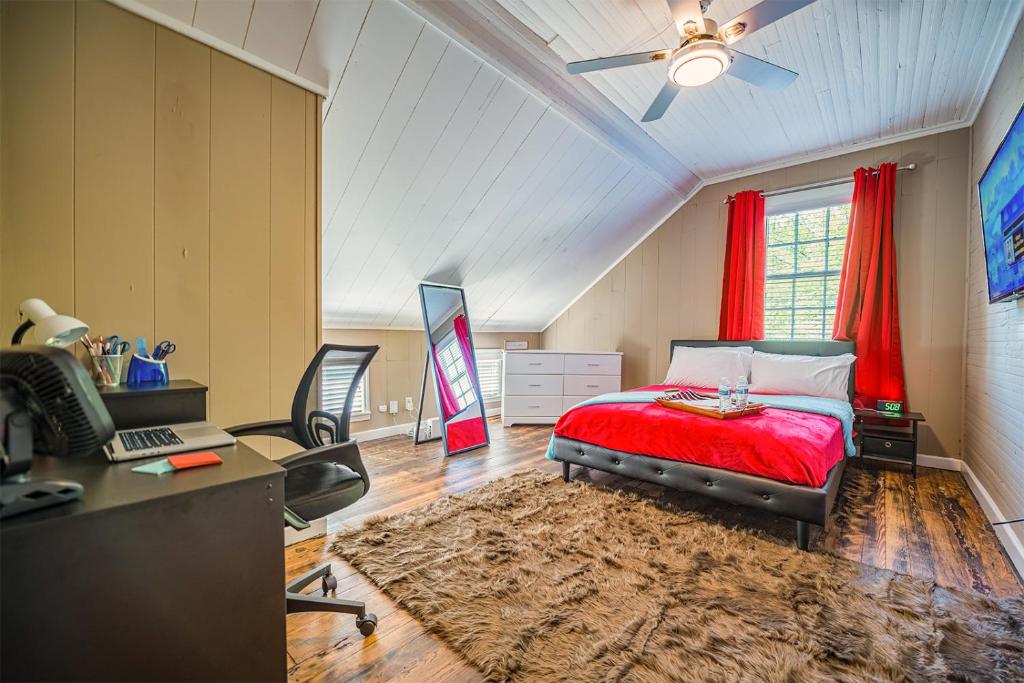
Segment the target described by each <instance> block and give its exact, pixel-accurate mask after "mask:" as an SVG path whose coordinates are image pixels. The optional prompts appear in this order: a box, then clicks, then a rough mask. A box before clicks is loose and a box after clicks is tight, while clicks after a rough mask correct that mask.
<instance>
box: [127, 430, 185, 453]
mask: <svg viewBox="0 0 1024 683" xmlns="http://www.w3.org/2000/svg"><path fill="white" fill-rule="evenodd" d="M118 437H120V439H121V445H122V446H124V449H125V450H126V451H129V452H130V451H141V450H144V449H149V448H160V447H161V446H178V445H181V444H183V443H185V442H184V441H182V440H181V437H179V436H178V435H177V434H175V433H174V430H172V429H171V428H170V427H155V428H153V429H135V430H132V431H130V432H119V433H118Z"/></svg>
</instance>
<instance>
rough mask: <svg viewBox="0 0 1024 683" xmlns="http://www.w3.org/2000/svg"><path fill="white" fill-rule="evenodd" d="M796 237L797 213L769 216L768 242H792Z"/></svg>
mask: <svg viewBox="0 0 1024 683" xmlns="http://www.w3.org/2000/svg"><path fill="white" fill-rule="evenodd" d="M795 239H796V214H793V213H784V214H781V215H778V216H768V244H786V243H792V242H793V240H795Z"/></svg>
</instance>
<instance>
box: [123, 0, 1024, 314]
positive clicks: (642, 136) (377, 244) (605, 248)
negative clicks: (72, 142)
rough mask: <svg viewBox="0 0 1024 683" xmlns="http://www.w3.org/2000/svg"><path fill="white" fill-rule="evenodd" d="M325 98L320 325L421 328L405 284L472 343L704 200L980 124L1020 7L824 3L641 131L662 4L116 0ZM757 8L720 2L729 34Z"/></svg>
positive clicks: (547, 301)
mask: <svg viewBox="0 0 1024 683" xmlns="http://www.w3.org/2000/svg"><path fill="white" fill-rule="evenodd" d="M114 1H115V3H116V4H119V5H121V6H123V7H126V8H127V9H129V10H132V11H136V12H138V13H140V14H144V15H146V16H149V17H150V18H153V19H156V20H157V21H161V23H165V24H166V25H168V26H171V27H172V28H176V29H177V30H181V31H183V32H186V33H189V34H190V35H193V36H194V37H197V38H199V39H201V40H206V39H209V40H208V42H211V44H214V45H215V46H218V47H221V48H222V49H225V50H227V51H229V52H232V53H234V54H236V55H238V56H240V57H243V58H250V57H251V61H253V62H254V63H257V64H258V65H262V66H264V67H265V68H268V69H269V70H271V71H272V72H274V73H277V74H278V75H281V76H284V77H289V78H291V79H292V80H294V81H296V82H297V83H299V84H301V85H304V86H305V87H309V88H312V89H315V90H318V91H320V92H322V93H323V94H325V97H326V100H325V105H324V133H323V136H324V147H323V179H324V188H323V228H324V234H323V275H324V291H323V301H324V323H325V325H326V326H330V327H393V328H418V327H420V325H421V323H420V320H419V303H418V301H417V299H416V287H415V285H416V284H417V283H418V282H420V281H421V280H431V281H435V282H443V283H448V284H461V285H463V286H464V287H465V288H466V291H467V298H468V302H469V308H470V314H471V317H472V319H473V323H474V325H475V326H477V327H478V328H480V329H485V330H539V329H542V328H543V327H544V326H545V325H546V324H547V323H548V322H549V321H550V320H552V319H553V318H554V317H555V316H556V315H557V314H558V313H559V312H560V311H561V310H562V309H563V308H564V307H565V306H566V305H568V304H569V303H570V302H571V301H572V300H574V299H575V297H576V296H578V295H579V294H580V293H581V292H582V291H584V290H585V289H586V288H587V287H588V286H589V285H590V284H591V283H592V282H593V281H594V280H595V279H597V277H598V276H600V274H601V273H602V272H604V271H605V270H606V269H607V268H608V267H609V266H611V265H612V264H613V263H614V262H615V261H616V260H618V258H619V257H620V256H622V255H623V254H624V253H625V252H626V251H627V250H628V249H629V248H630V247H631V246H632V245H633V244H634V243H635V242H636V241H637V240H638V239H640V238H641V237H642V236H643V235H645V234H646V233H647V232H648V231H649V230H650V229H652V228H653V227H655V226H656V225H657V224H658V223H659V222H660V221H661V219H662V218H664V217H665V215H666V214H668V213H669V212H671V211H672V210H673V209H674V208H675V207H676V206H678V205H679V203H680V202H682V201H683V200H684V199H685V198H686V197H687V196H688V195H689V194H691V193H692V192H694V191H695V190H696V189H699V187H700V186H702V185H703V184H706V183H709V182H714V181H717V180H720V179H723V178H726V177H730V176H735V175H739V174H744V173H745V172H749V171H751V170H756V169H758V168H761V167H772V166H778V165H782V164H784V163H787V162H788V161H790V160H799V159H801V158H808V157H809V156H826V155H830V154H838V153H840V152H841V151H844V150H847V149H850V148H851V147H853V146H858V145H864V144H871V143H872V142H873V141H881V140H885V139H890V138H892V137H896V136H909V135H915V134H924V133H927V132H932V131H935V130H940V129H943V128H949V127H955V126H958V125H966V124H968V123H970V121H972V120H973V117H974V116H975V114H976V112H977V108H978V106H979V105H980V102H981V100H982V99H983V96H984V94H985V92H986V91H987V88H988V86H989V84H990V83H991V79H992V76H993V74H994V72H995V69H996V67H997V66H998V64H999V61H1000V60H1001V58H1002V55H1003V52H1004V51H1005V48H1006V45H1007V43H1008V41H1009V37H1010V35H1011V34H1012V31H1013V29H1014V26H1016V23H1017V21H1018V19H1019V17H1020V14H1021V10H1022V8H1024V2H1020V1H1019V0H972V1H971V2H963V1H962V0H920V1H914V0H820V1H819V2H817V3H815V4H814V5H811V6H810V7H806V8H804V9H801V10H799V11H798V12H796V13H794V14H793V15H790V16H789V17H786V18H784V19H783V20H781V21H779V22H778V23H777V24H775V25H773V26H770V27H768V28H766V29H764V30H762V31H759V32H758V33H755V34H754V35H752V36H749V37H747V38H745V39H744V40H743V41H741V42H740V43H739V44H738V45H737V47H738V48H739V49H742V50H743V51H745V52H748V53H750V54H753V55H755V56H757V57H761V58H764V59H768V60H770V61H773V62H776V63H778V64H780V65H782V66H785V67H787V68H790V69H793V70H795V71H798V72H799V73H800V74H801V77H800V78H799V79H798V80H797V82H796V83H795V84H794V85H793V86H791V87H790V88H788V89H786V90H785V91H783V92H781V93H768V92H765V91H762V90H759V89H757V88H754V87H752V86H748V85H746V84H745V83H743V82H741V81H738V80H735V79H731V78H727V77H726V78H721V79H719V80H717V81H715V82H714V83H712V84H711V85H709V86H707V87H704V88H700V89H695V90H687V91H684V92H683V93H681V94H680V96H679V97H677V98H676V101H675V103H674V104H673V106H672V107H671V108H670V110H669V112H668V115H667V116H666V117H665V118H663V119H662V120H660V121H657V122H653V123H650V124H640V123H637V121H638V120H639V118H640V116H641V115H642V113H643V111H644V110H645V109H646V107H647V105H648V104H649V103H650V101H651V100H652V99H653V97H654V95H655V93H656V92H657V90H658V89H659V88H660V87H661V84H662V83H663V81H664V71H665V67H664V65H663V64H657V63H655V64H649V65H643V66H636V67H629V68H626V69H621V70H618V71H609V72H602V73H597V74H591V75H587V76H584V77H580V76H568V75H567V74H566V73H565V71H564V63H565V62H566V61H571V60H576V59H587V58H592V57H598V56H608V55H612V54H616V53H619V52H625V51H629V52H635V51H641V50H650V49H658V48H662V47H667V46H671V45H673V41H674V35H673V29H672V28H671V20H670V18H669V13H668V8H667V5H666V4H665V2H664V0H605V1H604V2H596V1H594V0H473V1H472V2H471V1H470V0H459V1H455V2H453V1H451V0H402V3H399V2H398V1H397V0H256V1H255V2H253V0H198V1H196V0H114ZM753 4H755V0H714V2H713V3H712V6H711V9H710V10H709V12H708V15H709V16H711V17H713V18H715V19H718V20H720V21H724V20H727V19H729V18H731V17H733V16H735V15H736V14H739V13H740V12H741V11H743V10H745V9H746V8H748V7H749V6H751V5H753Z"/></svg>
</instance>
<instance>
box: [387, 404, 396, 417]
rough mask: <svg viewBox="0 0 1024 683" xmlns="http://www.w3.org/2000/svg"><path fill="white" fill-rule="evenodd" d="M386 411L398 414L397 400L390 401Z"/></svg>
mask: <svg viewBox="0 0 1024 683" xmlns="http://www.w3.org/2000/svg"><path fill="white" fill-rule="evenodd" d="M388 406H389V410H388V412H389V413H391V414H392V415H398V401H391V402H390V403H389V404H388Z"/></svg>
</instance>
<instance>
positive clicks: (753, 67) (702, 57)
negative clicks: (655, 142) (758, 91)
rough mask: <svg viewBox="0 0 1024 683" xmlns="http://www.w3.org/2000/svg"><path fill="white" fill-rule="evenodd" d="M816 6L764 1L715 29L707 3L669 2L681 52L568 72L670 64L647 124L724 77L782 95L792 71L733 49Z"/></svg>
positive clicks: (601, 62) (595, 62) (608, 60)
mask: <svg viewBox="0 0 1024 683" xmlns="http://www.w3.org/2000/svg"><path fill="white" fill-rule="evenodd" d="M814 1H815V0H764V1H763V2H761V3H758V4H757V5H754V6H753V7H751V8H750V9H748V10H747V11H746V12H744V13H743V14H740V15H739V16H737V17H734V18H732V19H730V20H729V21H727V22H725V23H724V24H722V25H721V26H719V25H718V24H717V23H716V22H715V21H714V20H712V19H709V18H708V17H705V16H704V12H706V11H707V10H708V7H709V6H710V5H711V0H668V6H669V9H670V10H671V11H672V19H673V20H674V21H675V25H676V28H677V29H678V30H679V39H680V41H681V42H680V45H679V47H677V48H675V49H668V50H654V51H651V52H636V53H633V54H628V55H617V56H615V57H601V58H600V59H587V60H585V61H581V62H570V63H569V64H568V65H567V66H566V68H567V69H568V70H569V73H571V74H582V73H586V72H588V71H600V70H602V69H615V68H618V67H620V66H633V65H634V64H647V63H648V62H659V61H663V60H669V65H668V82H667V83H665V85H664V86H662V88H661V91H660V92H659V93H658V96H657V97H655V98H654V102H652V103H651V106H650V107H648V108H647V113H645V114H644V117H643V118H642V119H640V120H641V121H645V122H646V121H655V120H657V119H660V118H661V117H662V115H663V114H664V113H665V110H667V109H668V106H669V105H670V104H672V100H673V99H675V96H676V94H677V93H678V92H679V88H680V87H683V88H693V87H697V86H699V85H705V84H707V83H710V82H711V81H713V80H715V79H716V78H718V77H719V76H721V75H722V74H724V73H728V74H729V75H730V76H734V77H735V78H739V79H741V80H744V81H746V82H747V83H751V84H753V85H756V86H760V87H762V88H767V89H769V90H782V89H783V88H785V87H786V86H787V85H789V84H790V83H792V82H793V81H794V80H796V77H797V75H798V74H797V73H796V72H794V71H790V70H789V69H784V68H782V67H781V66H776V65H775V64H772V63H771V62H766V61H764V60H762V59H758V58H757V57H751V56H750V55H748V54H745V53H743V52H740V51H739V50H734V49H733V48H732V47H731V46H732V45H733V44H734V43H736V42H738V41H740V40H742V39H743V38H745V37H747V36H749V35H750V34H751V33H753V32H754V31H757V30H758V29H762V28H764V27H765V26H767V25H769V24H771V23H774V22H776V21H778V20H779V19H781V18H782V17H784V16H786V15H788V14H792V13H793V12H795V11H797V10H798V9H800V8H801V7H804V6H806V5H809V4H811V3H812V2H814Z"/></svg>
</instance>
